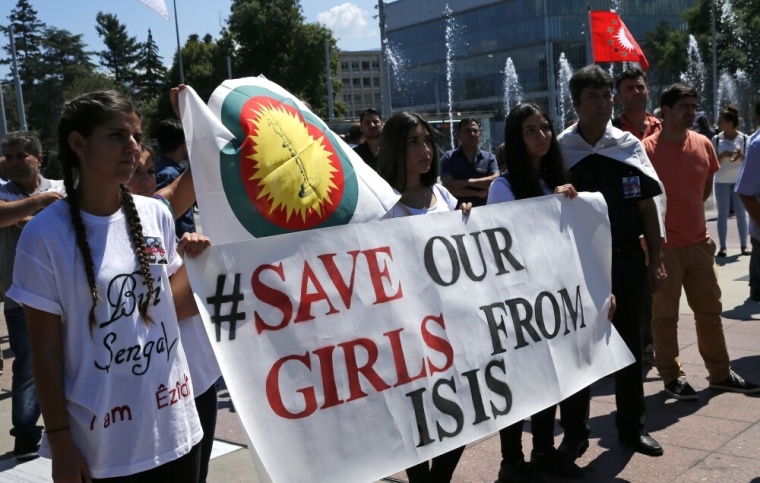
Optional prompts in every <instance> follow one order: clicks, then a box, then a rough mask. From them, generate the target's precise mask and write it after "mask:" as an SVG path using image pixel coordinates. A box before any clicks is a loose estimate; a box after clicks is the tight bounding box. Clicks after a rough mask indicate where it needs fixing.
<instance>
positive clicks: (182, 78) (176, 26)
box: [174, 0, 185, 84]
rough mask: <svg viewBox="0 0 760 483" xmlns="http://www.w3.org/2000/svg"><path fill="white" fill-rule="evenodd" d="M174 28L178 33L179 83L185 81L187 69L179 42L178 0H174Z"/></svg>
mask: <svg viewBox="0 0 760 483" xmlns="http://www.w3.org/2000/svg"><path fill="white" fill-rule="evenodd" d="M174 30H175V31H176V33H177V62H178V64H179V83H180V84H184V83H185V69H184V68H183V67H182V46H181V45H180V43H179V18H178V16H177V0H174Z"/></svg>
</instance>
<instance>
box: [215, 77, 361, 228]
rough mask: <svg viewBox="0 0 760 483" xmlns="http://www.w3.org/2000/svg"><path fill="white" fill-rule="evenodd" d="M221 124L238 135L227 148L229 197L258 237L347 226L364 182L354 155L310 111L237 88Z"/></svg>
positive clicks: (224, 167)
mask: <svg viewBox="0 0 760 483" xmlns="http://www.w3.org/2000/svg"><path fill="white" fill-rule="evenodd" d="M220 118H221V119H222V122H223V123H224V125H225V126H226V127H227V129H229V130H230V132H231V133H233V135H234V136H235V138H234V140H233V141H232V142H230V143H229V144H228V145H227V146H225V147H223V148H222V149H221V151H220V174H221V176H222V185H223V186H224V194H225V196H226V198H227V201H228V202H229V205H230V208H231V209H232V211H233V213H234V214H235V216H236V217H237V218H238V221H240V223H241V224H242V225H243V226H244V227H245V229H246V230H248V232H249V233H251V234H252V235H253V236H255V237H264V236H271V235H279V234H283V233H288V232H291V231H301V230H309V229H312V228H317V227H328V226H337V225H342V224H345V223H348V222H349V221H350V220H351V217H352V216H353V214H354V210H355V208H356V203H357V200H358V184H357V178H356V175H355V173H354V170H353V167H352V165H351V161H350V160H349V158H348V154H347V153H346V152H344V149H343V148H342V146H341V145H340V143H339V142H338V140H337V139H336V138H335V135H334V134H333V133H332V132H331V131H330V130H329V129H328V128H327V126H325V124H324V123H323V122H322V120H321V119H319V118H318V117H317V116H315V115H314V114H313V113H312V112H311V111H308V110H306V109H303V110H302V109H301V108H300V107H299V106H298V105H297V103H296V102H295V101H294V100H293V99H292V98H290V97H288V96H285V95H282V94H280V93H275V92H272V91H270V90H268V89H263V88H259V87H253V86H241V87H238V88H236V89H234V90H233V91H231V92H230V93H229V94H228V95H227V96H226V97H225V99H224V101H223V103H222V108H221V117H220Z"/></svg>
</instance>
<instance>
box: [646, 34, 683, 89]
mask: <svg viewBox="0 0 760 483" xmlns="http://www.w3.org/2000/svg"><path fill="white" fill-rule="evenodd" d="M687 45H688V34H687V33H686V32H684V31H682V30H675V29H671V27H670V24H669V23H668V22H667V21H666V20H663V21H662V22H660V23H659V24H658V25H657V28H655V30H652V31H650V32H646V33H645V34H644V42H643V44H642V49H643V50H644V52H645V54H646V56H647V60H648V61H649V72H647V84H648V86H649V90H650V91H651V93H652V95H651V97H652V99H654V100H655V104H657V101H656V100H657V99H659V94H660V92H662V89H663V88H665V86H667V85H670V84H672V83H673V82H677V81H678V80H679V79H678V77H679V73H680V72H682V71H685V70H686V55H685V52H686V46H687Z"/></svg>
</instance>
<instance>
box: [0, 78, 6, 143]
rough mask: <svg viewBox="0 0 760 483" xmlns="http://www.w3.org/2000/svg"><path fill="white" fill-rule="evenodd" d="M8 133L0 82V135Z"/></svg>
mask: <svg viewBox="0 0 760 483" xmlns="http://www.w3.org/2000/svg"><path fill="white" fill-rule="evenodd" d="M6 134H8V121H7V120H6V119H5V101H3V85H2V84H1V83H0V137H2V138H5V135H6Z"/></svg>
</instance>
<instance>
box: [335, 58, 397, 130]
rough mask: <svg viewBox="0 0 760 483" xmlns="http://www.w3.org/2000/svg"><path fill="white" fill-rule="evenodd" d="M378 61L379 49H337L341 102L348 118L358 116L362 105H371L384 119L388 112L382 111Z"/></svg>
mask: <svg viewBox="0 0 760 483" xmlns="http://www.w3.org/2000/svg"><path fill="white" fill-rule="evenodd" d="M382 72H383V71H382V62H381V55H380V50H379V49H378V50H362V51H356V52H349V51H344V50H342V51H341V52H340V68H339V70H338V75H339V76H340V78H341V80H342V81H343V102H344V103H345V104H346V109H347V111H348V114H347V115H346V117H347V118H349V119H358V118H359V114H361V112H362V111H363V110H364V109H367V108H370V107H371V108H373V109H376V110H377V111H378V112H380V113H381V117H382V118H383V119H388V117H390V113H386V112H382V87H381V86H382V75H383V74H382Z"/></svg>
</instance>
